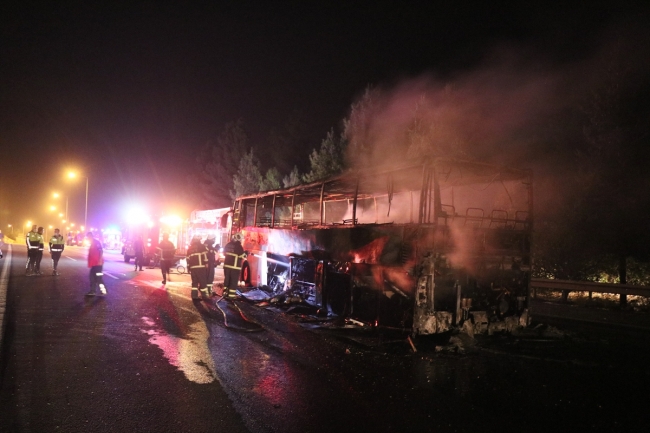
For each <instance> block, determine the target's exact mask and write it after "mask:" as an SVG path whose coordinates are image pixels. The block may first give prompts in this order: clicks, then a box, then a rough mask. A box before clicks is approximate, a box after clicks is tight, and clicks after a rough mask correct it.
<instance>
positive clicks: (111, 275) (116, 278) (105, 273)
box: [104, 271, 119, 280]
mask: <svg viewBox="0 0 650 433" xmlns="http://www.w3.org/2000/svg"><path fill="white" fill-rule="evenodd" d="M104 275H108V276H109V277H111V278H112V279H114V280H119V278H118V277H116V276H115V275H113V274H109V273H108V272H106V271H104Z"/></svg>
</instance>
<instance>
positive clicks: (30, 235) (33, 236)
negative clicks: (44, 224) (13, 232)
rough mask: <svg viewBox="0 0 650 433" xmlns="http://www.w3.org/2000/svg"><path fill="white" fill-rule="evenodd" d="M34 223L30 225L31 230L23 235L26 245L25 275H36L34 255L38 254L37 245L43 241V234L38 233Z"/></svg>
mask: <svg viewBox="0 0 650 433" xmlns="http://www.w3.org/2000/svg"><path fill="white" fill-rule="evenodd" d="M36 227H37V226H36V224H34V225H33V226H32V230H31V231H29V232H27V235H26V236H25V244H26V245H27V265H26V266H25V275H27V276H31V275H36V274H35V271H36V257H37V256H38V246H39V244H40V243H41V242H43V236H41V235H39V234H38V230H36Z"/></svg>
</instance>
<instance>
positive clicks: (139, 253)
mask: <svg viewBox="0 0 650 433" xmlns="http://www.w3.org/2000/svg"><path fill="white" fill-rule="evenodd" d="M133 251H134V252H135V269H134V270H135V271H137V270H138V268H140V270H142V265H144V242H143V241H142V236H138V237H137V238H136V240H135V241H134V242H133Z"/></svg>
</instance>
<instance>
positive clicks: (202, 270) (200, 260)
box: [187, 235, 208, 299]
mask: <svg viewBox="0 0 650 433" xmlns="http://www.w3.org/2000/svg"><path fill="white" fill-rule="evenodd" d="M187 266H188V268H189V270H190V275H191V276H192V299H199V290H200V291H201V294H202V295H203V297H206V298H207V297H208V287H207V285H208V284H207V283H208V269H207V266H208V249H207V248H206V247H205V245H203V244H202V243H201V237H200V236H198V235H197V236H194V237H193V238H192V242H191V243H190V247H189V248H188V249H187Z"/></svg>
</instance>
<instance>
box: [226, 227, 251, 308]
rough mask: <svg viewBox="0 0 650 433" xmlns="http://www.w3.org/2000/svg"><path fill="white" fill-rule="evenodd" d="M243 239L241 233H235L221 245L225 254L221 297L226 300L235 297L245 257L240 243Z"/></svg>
mask: <svg viewBox="0 0 650 433" xmlns="http://www.w3.org/2000/svg"><path fill="white" fill-rule="evenodd" d="M243 239H244V237H243V236H242V234H241V233H235V234H234V235H233V236H232V240H231V241H230V242H228V243H227V244H226V246H225V247H223V254H224V256H226V257H225V259H224V262H223V274H224V281H223V297H224V298H225V299H226V300H233V299H237V285H238V283H239V276H240V274H241V267H242V263H243V261H244V258H246V255H245V254H244V247H242V244H241V241H242V240H243Z"/></svg>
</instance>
